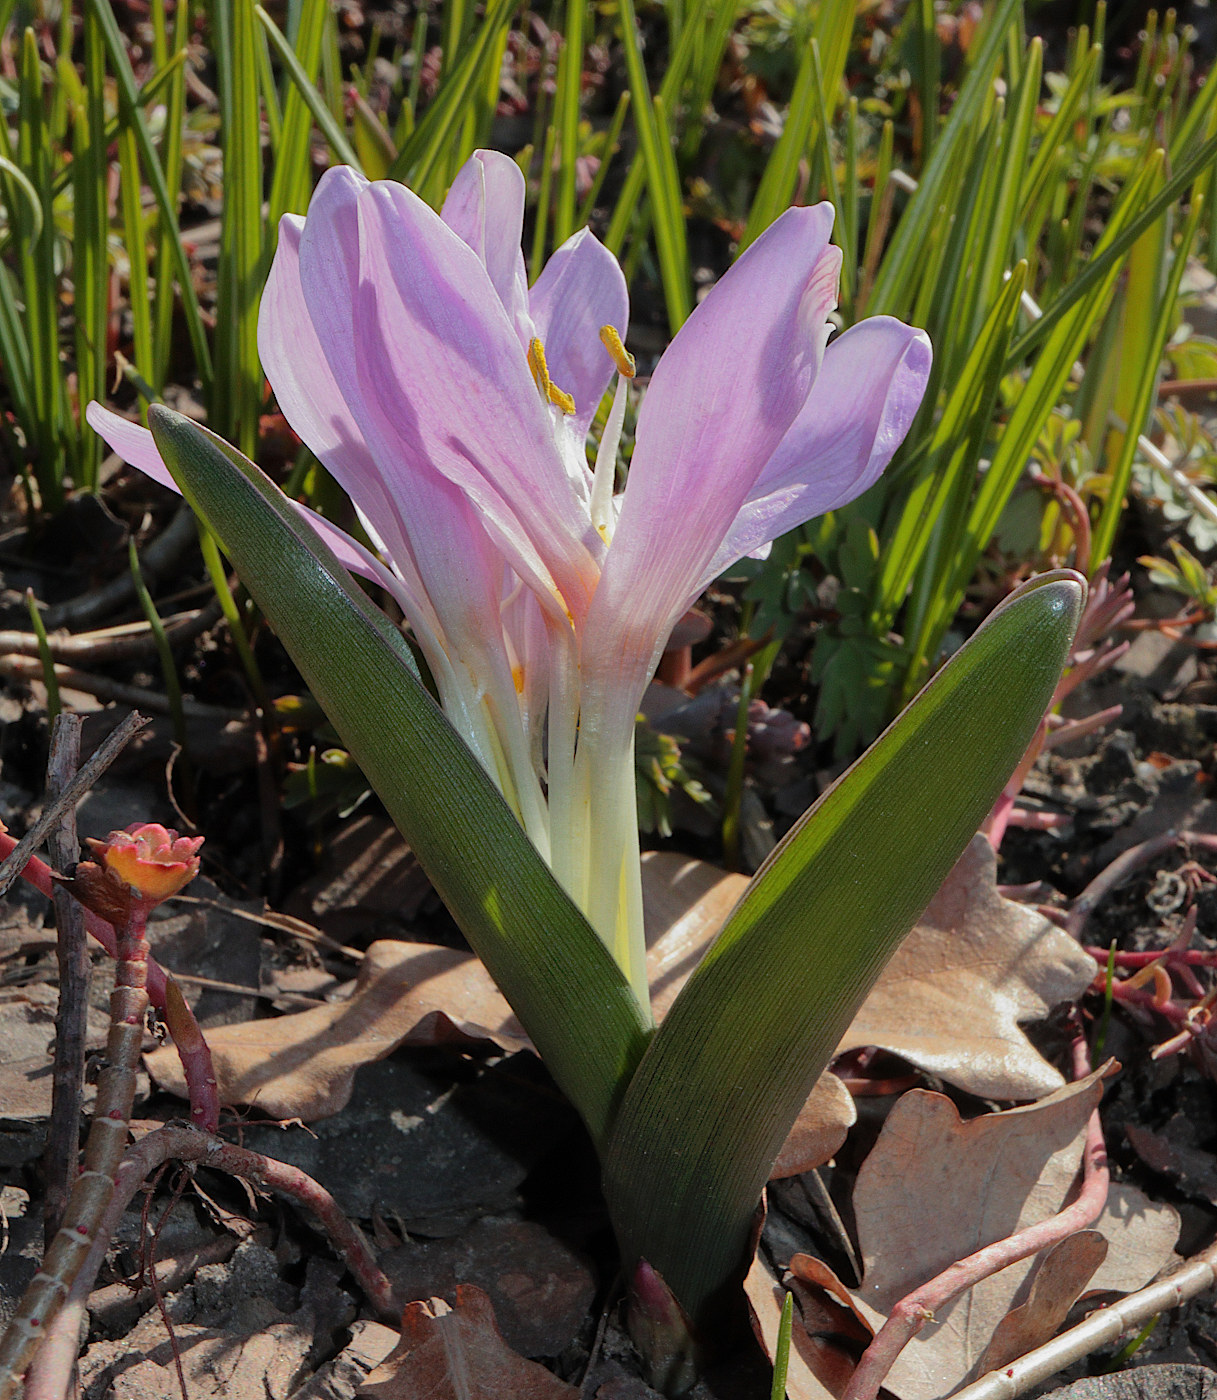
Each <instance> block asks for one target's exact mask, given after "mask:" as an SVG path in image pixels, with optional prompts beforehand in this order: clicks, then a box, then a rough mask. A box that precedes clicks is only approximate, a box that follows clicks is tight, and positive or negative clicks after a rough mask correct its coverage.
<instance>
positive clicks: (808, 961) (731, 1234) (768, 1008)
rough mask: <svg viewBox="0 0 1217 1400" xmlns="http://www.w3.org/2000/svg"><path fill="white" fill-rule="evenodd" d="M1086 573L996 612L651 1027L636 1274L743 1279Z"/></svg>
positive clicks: (1009, 759) (795, 845)
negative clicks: (836, 1074) (795, 1139)
mask: <svg viewBox="0 0 1217 1400" xmlns="http://www.w3.org/2000/svg"><path fill="white" fill-rule="evenodd" d="M1083 593H1084V590H1083V586H1082V581H1081V579H1080V578H1079V576H1078V575H1076V574H1073V573H1068V572H1058V573H1054V574H1046V575H1044V576H1043V577H1042V578H1040V579H1038V580H1035V581H1034V582H1032V583H1031V584H1029V585H1027V586H1026V587H1025V588H1023V589H1021V590H1020V591H1019V592H1018V593H1017V594H1016V595H1015V596H1014V597H1013V598H1011V599H1010V600H1009V601H1008V602H1007V603H1006V604H1005V605H1004V606H1003V607H1002V608H1000V609H998V610H997V612H995V613H994V614H993V616H992V617H990V618H989V620H988V621H987V622H986V623H985V625H984V626H983V627H981V628H980V629H979V631H978V632H977V633H976V634H975V635H974V636H973V637H972V639H971V640H970V641H969V642H968V643H967V645H966V646H964V647H963V648H961V650H960V651H959V652H958V653H957V654H956V655H955V657H954V658H953V659H952V660H951V661H950V662H949V663H948V664H947V665H946V666H945V667H944V668H943V669H942V670H941V671H940V672H939V674H938V675H937V676H936V677H935V678H934V680H932V681H931V682H930V684H929V685H928V686H927V687H926V688H925V689H924V690H923V691H922V692H921V694H920V695H919V696H918V697H917V699H916V700H914V701H913V703H912V704H911V705H910V706H909V707H908V709H906V710H905V711H904V713H903V714H901V716H900V717H899V718H898V719H897V720H896V721H895V722H894V723H893V724H892V725H891V726H890V727H889V728H888V729H887V731H886V732H885V733H884V734H883V735H882V736H881V737H880V738H879V739H878V740H877V742H876V743H875V744H874V745H873V746H872V747H871V748H870V749H869V750H868V751H867V752H866V753H865V754H864V755H863V757H862V758H861V759H859V760H858V762H857V763H855V764H854V766H853V767H852V768H850V769H849V771H848V772H847V773H846V774H845V775H844V776H843V777H842V778H841V779H840V780H839V781H838V782H837V783H836V784H834V786H833V787H832V788H830V789H829V791H828V792H827V793H825V794H824V796H823V797H821V798H820V799H819V801H818V802H817V803H816V804H815V805H814V806H813V807H812V808H811V809H810V811H809V812H808V813H807V814H806V816H804V817H803V819H802V820H801V821H800V822H799V824H798V825H797V826H796V827H795V828H794V830H793V831H792V832H791V833H790V834H789V835H788V836H787V837H786V839H785V840H784V841H783V842H782V844H781V845H780V846H779V847H778V849H777V850H776V851H775V852H774V854H773V855H772V856H771V857H770V858H769V860H768V861H767V862H766V863H765V865H764V866H763V867H762V869H761V870H760V872H759V873H758V874H757V877H756V879H755V880H754V881H753V882H752V884H751V885H750V886H749V887H748V889H747V891H746V892H745V893H744V895H743V897H742V898H741V900H740V902H739V903H738V904H737V905H736V907H735V909H734V911H733V912H732V914H731V915H730V917H729V918H728V920H727V923H726V924H725V926H724V928H723V931H722V933H721V934H720V935H719V937H718V939H717V940H716V941H715V943H714V945H713V946H712V948H711V949H710V951H709V953H708V954H707V955H706V957H705V959H704V960H703V962H702V963H701V965H700V966H699V967H698V969H697V971H696V972H695V973H694V975H693V976H692V977H691V978H690V980H689V982H688V983H687V985H686V986H685V988H684V990H683V991H682V992H681V994H680V996H679V997H678V998H677V999H676V1002H675V1004H674V1005H673V1007H672V1009H671V1011H670V1012H669V1013H668V1016H667V1018H666V1019H665V1021H664V1022H663V1024H662V1025H661V1026H660V1028H659V1030H658V1031H657V1032H656V1033H655V1036H654V1038H653V1039H652V1041H651V1044H650V1047H649V1048H648V1050H647V1053H646V1055H645V1056H644V1057H643V1060H642V1063H641V1065H640V1066H639V1068H638V1072H637V1073H636V1074H635V1076H634V1078H633V1080H632V1082H631V1084H630V1087H629V1089H628V1090H627V1092H626V1096H625V1100H624V1102H623V1103H622V1106H621V1110H620V1112H619V1113H618V1116H617V1121H616V1124H615V1126H614V1128H613V1132H612V1136H611V1139H610V1142H609V1145H608V1150H607V1152H606V1154H605V1157H604V1177H605V1191H606V1194H607V1196H608V1201H609V1209H610V1212H611V1214H612V1217H613V1220H614V1223H615V1225H616V1228H617V1231H618V1235H619V1239H620V1242H621V1246H622V1251H623V1254H624V1256H625V1265H626V1269H627V1277H628V1276H629V1271H630V1270H631V1269H632V1268H633V1266H634V1264H635V1263H636V1262H637V1260H638V1258H639V1257H640V1256H645V1257H646V1258H647V1260H648V1262H649V1263H651V1264H652V1265H653V1266H654V1267H655V1268H656V1269H658V1271H659V1272H660V1274H662V1275H663V1277H664V1279H665V1280H666V1281H667V1283H668V1285H669V1286H670V1287H671V1288H672V1290H673V1292H674V1293H675V1294H676V1296H677V1297H678V1298H679V1299H680V1301H681V1303H682V1304H683V1305H684V1306H685V1308H686V1309H687V1310H688V1311H689V1312H690V1314H691V1315H692V1316H693V1317H694V1318H695V1319H696V1320H698V1321H700V1322H701V1323H703V1325H704V1324H705V1322H706V1320H707V1318H708V1317H712V1316H713V1314H714V1311H715V1305H716V1303H718V1302H720V1301H721V1300H722V1298H723V1296H724V1294H725V1291H726V1290H728V1289H730V1288H731V1286H732V1285H733V1283H734V1282H736V1281H737V1280H738V1273H737V1270H738V1269H739V1266H740V1264H741V1261H742V1259H743V1254H744V1248H745V1243H746V1241H747V1238H748V1231H749V1225H750V1222H751V1219H752V1215H753V1211H754V1209H755V1207H756V1203H757V1199H758V1198H759V1196H760V1192H761V1188H762V1186H763V1185H764V1183H765V1179H766V1177H767V1175H768V1172H769V1168H770V1166H771V1165H772V1163H773V1161H774V1158H775V1157H776V1156H777V1153H778V1150H779V1148H780V1147H781V1145H782V1142H783V1141H784V1139H785V1137H786V1133H787V1131H788V1130H789V1128H790V1125H791V1124H792V1123H793V1121H794V1119H795V1116H796V1115H797V1113H798V1111H799V1109H800V1108H801V1107H802V1105H803V1103H804V1101H805V1099H806V1098H807V1095H808V1093H809V1092H810V1091H811V1087H812V1085H813V1084H814V1083H815V1081H816V1079H817V1077H818V1076H819V1074H820V1072H821V1070H822V1069H823V1068H824V1066H825V1065H826V1064H827V1063H828V1061H829V1058H830V1057H831V1055H832V1053H833V1051H834V1050H835V1048H836V1046H837V1044H838V1042H839V1040H840V1037H841V1035H842V1033H843V1032H844V1030H845V1029H846V1027H847V1026H848V1025H849V1022H850V1021H851V1019H852V1018H853V1016H854V1013H855V1012H856V1010H857V1008H858V1007H859V1005H860V1004H861V1003H862V1001H863V999H864V998H865V996H866V994H867V992H868V991H869V990H870V988H871V985H872V984H873V982H874V980H875V978H876V977H877V976H878V974H879V972H880V969H881V968H882V967H883V965H884V963H885V962H886V961H887V959H888V958H889V957H890V956H891V954H892V953H893V952H894V951H895V949H896V948H897V946H898V945H899V944H900V942H901V940H902V939H903V938H904V937H905V935H906V934H907V933H908V931H909V929H910V928H911V927H912V926H913V924H914V923H915V921H916V920H917V918H918V917H919V915H920V914H921V912H922V911H923V910H924V909H925V906H926V905H927V904H928V903H929V901H930V898H931V897H932V896H933V894H934V892H935V891H936V890H937V889H938V887H939V885H940V884H941V883H942V881H943V880H944V879H945V878H946V875H947V873H948V872H949V871H950V869H951V866H952V865H953V864H954V862H955V861H956V859H957V858H958V856H959V854H960V852H961V851H962V850H963V848H964V847H965V846H966V844H967V843H968V841H969V839H970V838H971V837H972V836H973V834H974V833H975V831H976V829H977V827H978V825H979V824H980V822H981V820H982V819H983V818H984V816H985V814H986V812H987V811H988V810H989V808H990V806H991V805H992V803H993V801H994V800H995V799H996V797H997V795H998V793H999V792H1000V791H1001V788H1002V785H1003V783H1005V782H1006V780H1007V779H1008V778H1009V776H1010V773H1011V771H1012V770H1013V768H1014V766H1015V764H1016V763H1017V762H1018V760H1019V758H1020V757H1021V756H1022V754H1023V752H1024V750H1025V748H1026V746H1027V744H1028V742H1029V741H1030V739H1031V736H1032V733H1033V732H1034V729H1035V726H1036V724H1037V723H1038V722H1039V720H1040V717H1041V716H1042V715H1043V713H1044V710H1045V709H1046V707H1047V706H1048V703H1049V701H1050V699H1051V696H1052V691H1053V687H1054V686H1055V684H1056V681H1057V678H1058V677H1059V675H1060V671H1061V666H1062V665H1063V663H1064V661H1065V657H1066V654H1067V652H1068V648H1069V643H1070V639H1071V638H1072V636H1073V633H1074V630H1075V628H1076V625H1077V620H1078V616H1079V614H1080V610H1081V605H1082V598H1083Z"/></svg>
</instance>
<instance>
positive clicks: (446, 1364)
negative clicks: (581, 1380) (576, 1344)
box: [357, 1284, 579, 1400]
mask: <svg viewBox="0 0 1217 1400" xmlns="http://www.w3.org/2000/svg"><path fill="white" fill-rule="evenodd" d="M578 1394H579V1392H578V1391H577V1390H576V1389H575V1388H574V1386H570V1385H567V1384H566V1382H565V1381H560V1380H559V1379H558V1377H557V1376H555V1375H554V1373H553V1372H552V1371H547V1370H546V1369H545V1367H544V1366H541V1365H538V1364H537V1362H535V1361H526V1360H525V1359H524V1358H523V1357H522V1356H517V1355H516V1353H515V1352H514V1351H512V1350H510V1348H509V1347H508V1346H507V1344H506V1343H505V1342H504V1341H503V1338H502V1337H501V1336H500V1335H499V1329H498V1327H497V1326H496V1325H495V1320H494V1308H493V1307H492V1306H491V1302H490V1299H489V1298H488V1297H487V1296H486V1295H485V1293H483V1292H482V1290H481V1289H480V1288H475V1287H474V1286H473V1285H472V1284H460V1285H459V1286H458V1287H457V1290H456V1307H455V1308H450V1307H449V1306H448V1304H447V1303H445V1302H444V1301H443V1300H442V1299H439V1298H432V1299H431V1301H430V1302H428V1303H410V1304H408V1305H407V1307H406V1310H405V1312H404V1313H403V1314H402V1320H401V1341H400V1342H398V1344H397V1346H396V1347H394V1348H393V1350H392V1351H391V1352H390V1353H389V1355H388V1356H387V1357H386V1358H385V1359H384V1361H383V1362H381V1364H380V1365H379V1366H378V1367H377V1368H376V1370H374V1371H373V1372H372V1374H371V1375H370V1376H369V1377H368V1378H367V1380H366V1381H364V1383H363V1385H362V1386H360V1388H359V1392H358V1396H357V1400H420V1397H422V1396H426V1397H427V1400H577V1397H578Z"/></svg>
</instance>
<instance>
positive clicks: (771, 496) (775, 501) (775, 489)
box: [692, 316, 932, 597]
mask: <svg viewBox="0 0 1217 1400" xmlns="http://www.w3.org/2000/svg"><path fill="white" fill-rule="evenodd" d="M931 362H932V351H931V349H930V341H929V337H928V336H927V335H926V333H925V332H924V331H920V330H915V329H914V328H913V327H912V326H906V325H905V324H904V323H903V322H902V321H897V320H895V319H894V318H893V317H891V316H874V317H872V318H871V319H870V320H867V321H862V322H860V323H859V324H858V325H856V326H853V327H852V328H851V329H850V330H847V331H846V332H845V334H844V335H842V336H840V337H839V338H838V339H837V340H835V341H833V343H832V344H831V345H830V346H829V347H828V350H827V351H826V352H825V355H824V364H823V366H822V367H821V369H820V373H819V375H818V377H817V378H816V382H815V387H814V389H813V390H812V393H811V395H810V397H809V398H808V400H807V403H806V405H805V406H804V408H803V411H802V412H801V413H800V414H799V416H798V417H797V418H796V419H795V420H794V422H793V423H792V424H791V426H790V429H789V431H788V432H787V433H786V436H785V437H784V438H783V439H782V441H781V442H780V443H779V444H778V447H777V450H776V451H775V452H774V454H773V456H772V457H771V458H770V459H769V462H768V463H767V465H766V466H765V469H764V471H763V472H762V473H761V475H760V477H759V478H758V480H757V483H756V485H755V486H754V487H753V490H752V493H751V495H750V497H749V499H748V500H747V501H746V502H745V504H744V506H743V508H742V510H741V511H740V513H739V515H738V516H737V517H736V519H735V523H734V524H733V525H732V526H731V529H730V530H729V531H728V532H727V537H726V539H725V540H724V541H723V543H722V545H721V546H720V547H719V550H718V552H717V554H716V555H715V556H714V558H713V559H712V560H711V562H710V564H709V565H708V567H707V569H706V570H705V572H704V574H703V576H702V577H701V578H700V579H699V580H698V581H697V583H696V585H695V587H694V589H693V590H692V596H694V597H695V596H697V594H699V593H701V592H702V591H703V589H704V588H705V587H706V586H707V585H708V584H709V583H710V582H711V581H712V580H713V579H715V578H716V577H717V576H718V575H719V574H721V573H722V572H723V570H724V569H726V568H728V567H729V566H730V565H731V564H733V563H735V561H736V560H737V559H740V558H742V557H743V556H744V555H745V554H753V553H755V552H756V551H757V550H759V549H761V548H763V547H764V546H765V545H766V544H768V543H769V542H770V541H771V540H775V539H777V537H778V536H779V535H784V534H785V533H786V532H787V531H788V530H793V529H794V528H795V527H796V526H798V525H802V524H803V523H804V522H805V521H808V520H814V519H815V518H816V517H817V516H820V515H824V514H825V513H826V512H827V511H830V510H836V509H837V508H838V507H839V506H843V505H845V504H846V503H847V502H848V501H852V500H853V499H854V498H855V497H856V496H860V495H861V494H862V492H863V491H865V490H867V489H868V488H869V487H871V486H873V485H874V483H875V482H876V481H877V480H878V479H879V475H880V473H881V472H882V471H883V469H884V467H886V466H887V464H888V462H890V461H891V459H892V454H893V453H894V452H895V450H896V448H897V447H899V446H900V444H901V442H902V441H903V440H904V436H905V434H906V433H907V432H908V430H909V427H910V426H911V424H912V422H913V419H914V417H915V416H916V413H917V410H918V409H919V408H920V406H921V399H922V396H923V395H924V393H925V386H926V382H927V380H928V378H929V373H930V365H931Z"/></svg>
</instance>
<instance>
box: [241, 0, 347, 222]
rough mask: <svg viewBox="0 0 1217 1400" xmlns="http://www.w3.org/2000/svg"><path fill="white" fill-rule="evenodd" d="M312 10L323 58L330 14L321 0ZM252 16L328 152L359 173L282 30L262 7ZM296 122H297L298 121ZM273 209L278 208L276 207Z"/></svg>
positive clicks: (330, 113)
mask: <svg viewBox="0 0 1217 1400" xmlns="http://www.w3.org/2000/svg"><path fill="white" fill-rule="evenodd" d="M315 8H316V10H317V11H318V12H319V13H318V16H317V23H318V24H320V26H321V28H322V39H321V40H319V41H318V43H319V45H320V47H321V52H322V57H324V52H325V51H324V43H323V39H324V34H325V31H326V30H327V29H328V27H329V21H330V20H331V19H332V15H331V13H330V9H329V6H328V5H327V4H326V3H325V0H321V3H320V4H318V5H317V6H316V7H315ZM254 14H255V15H256V16H257V18H258V23H259V24H261V26H262V28H263V29H265V30H266V36H267V38H268V39H269V40H270V43H271V47H272V48H273V49H274V50H275V52H276V53H277V54H278V56H279V59H280V61H281V62H282V64H283V66H284V68H286V69H287V72H288V76H289V77H290V78H291V80H292V83H293V84H294V86H295V91H296V92H297V93H299V95H300V99H301V101H302V102H303V103H304V105H305V106H306V107H307V108H308V110H309V113H310V115H311V116H312V118H313V120H314V121H315V122H316V123H317V129H318V130H319V131H320V132H321V134H322V135H323V136H324V137H325V139H326V140H327V141H328V142H329V143H330V150H331V151H333V152H334V155H335V156H336V157H337V158H338V160H339V162H340V163H341V164H343V165H349V166H351V167H352V168H353V169H355V170H358V171H359V172H360V174H362V173H363V166H362V165H360V163H359V156H358V155H357V154H356V152H355V148H354V147H353V146H352V145H351V143H350V142H349V141H348V140H347V137H346V133H345V132H344V131H343V129H342V127H341V126H340V125H339V123H338V120H337V119H336V118H335V116H334V113H333V111H332V110H331V108H330V107H329V106H328V105H327V103H326V100H325V98H324V96H323V95H322V94H321V92H319V91H318V89H317V86H316V83H315V81H314V78H313V77H311V76H310V73H309V69H308V68H306V67H305V65H304V64H303V63H302V62H301V60H300V59H299V58H298V57H297V56H296V53H295V51H294V50H293V48H292V46H291V45H290V44H289V43H288V42H287V39H286V38H285V37H284V35H283V31H282V30H281V29H280V28H279V26H278V25H277V24H276V23H275V22H274V20H273V19H271V17H270V15H269V14H267V12H266V11H265V10H264V9H263V8H262V6H261V5H255V6H254ZM313 72H314V74H315V72H316V66H315V65H314V68H313ZM289 111H290V109H289ZM285 120H286V118H285ZM297 120H299V119H298V118H297ZM284 178H285V179H286V178H287V177H286V176H285V177H284ZM272 192H273V187H272ZM296 194H297V196H299V194H300V188H299V186H298V185H297V188H296ZM306 198H307V195H306ZM275 207H278V206H277V205H276V206H275ZM287 208H288V206H287V205H284V210H285V211H286V210H287ZM296 212H297V213H298V212H300V211H299V210H297V211H296Z"/></svg>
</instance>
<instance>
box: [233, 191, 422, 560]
mask: <svg viewBox="0 0 1217 1400" xmlns="http://www.w3.org/2000/svg"><path fill="white" fill-rule="evenodd" d="M350 174H351V177H352V178H350V179H346V178H345V177H340V180H341V181H342V183H341V185H340V186H338V188H340V189H341V190H342V191H343V196H344V198H345V199H346V200H348V201H350V200H352V199H353V198H357V197H358V191H359V190H360V189H361V188H362V187H363V185H364V184H366V181H363V180H362V179H361V177H359V176H357V175H354V172H350ZM328 188H329V189H331V190H333V189H334V188H335V186H334V185H333V184H330V185H329V186H328ZM353 217H354V215H353V210H352V218H353ZM304 224H305V221H304V220H303V219H301V218H298V217H297V216H295V215H291V214H287V215H285V216H284V217H283V219H282V220H281V221H280V224H279V243H278V247H277V248H276V250H275V258H274V262H273V263H272V264H271V269H270V275H269V277H268V278H267V282H266V288H265V290H264V291H263V294H262V303H261V310H260V312H259V315H258V352H259V354H260V355H261V357H262V364H263V367H264V368H265V370H266V377H267V378H268V379H269V380H270V384H271V387H272V388H273V389H274V391H275V398H276V400H277V402H278V404H279V407H280V409H281V410H282V412H283V416H284V417H285V418H286V419H287V421H288V423H290V424H291V426H292V429H293V430H294V431H295V432H296V434H297V435H298V436H299V437H300V439H301V441H302V442H304V443H305V444H306V445H307V446H308V448H309V450H310V451H311V452H312V453H313V455H314V456H315V457H316V458H317V460H318V461H319V462H320V463H321V464H322V466H324V467H325V469H326V471H328V472H329V473H330V475H331V476H332V477H333V478H334V480H335V481H337V482H338V484H339V486H341V487H342V489H343V490H344V491H345V492H346V493H347V495H348V496H349V497H350V498H351V500H352V501H353V502H354V503H355V506H356V507H357V508H358V509H359V510H360V511H362V512H363V514H364V515H365V516H366V518H367V520H368V523H369V524H370V526H371V527H372V529H373V530H374V532H375V534H376V535H377V536H378V537H379V538H380V539H381V540H382V541H383V542H384V544H385V547H386V549H387V550H388V552H389V555H390V557H391V558H394V559H396V558H399V557H401V556H402V555H404V554H406V553H408V546H407V544H406V541H405V537H404V534H403V530H402V524H401V519H400V516H399V513H398V510H397V506H396V503H395V501H394V500H393V498H392V497H391V496H390V495H389V493H388V491H387V489H386V483H385V478H384V474H383V473H382V472H381V471H380V469H379V468H378V466H377V464H376V461H375V459H374V458H373V456H372V453H371V452H370V451H369V449H368V445H367V443H366V442H365V441H364V438H363V433H362V432H361V431H360V428H359V424H358V423H357V422H356V420H355V418H354V416H353V414H352V413H351V411H350V408H349V407H348V405H347V402H346V399H345V398H344V397H343V393H342V391H341V390H340V388H339V387H338V384H337V382H336V380H335V379H334V375H333V373H332V372H331V370H330V366H329V363H328V361H327V359H326V356H325V351H324V350H323V349H322V347H321V341H320V340H319V339H318V336H317V331H316V330H315V328H314V326H313V321H312V317H311V316H310V314H309V309H308V303H307V300H306V298H305V296H304V290H303V288H302V286H301V282H300V243H301V237H302V233H303V229H304Z"/></svg>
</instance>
